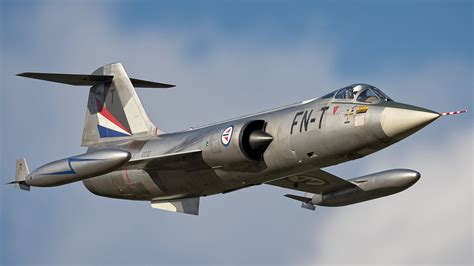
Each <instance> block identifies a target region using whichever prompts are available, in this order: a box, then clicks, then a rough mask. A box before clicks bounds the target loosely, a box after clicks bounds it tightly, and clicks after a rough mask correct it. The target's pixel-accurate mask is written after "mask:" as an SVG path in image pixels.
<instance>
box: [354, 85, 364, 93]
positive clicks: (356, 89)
mask: <svg viewBox="0 0 474 266" xmlns="http://www.w3.org/2000/svg"><path fill="white" fill-rule="evenodd" d="M361 90H362V85H360V84H359V85H356V86H354V88H352V93H353V94H354V95H356V94H357V93H359V91H361Z"/></svg>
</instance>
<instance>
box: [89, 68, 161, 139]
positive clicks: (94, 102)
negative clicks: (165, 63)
mask: <svg viewBox="0 0 474 266" xmlns="http://www.w3.org/2000/svg"><path fill="white" fill-rule="evenodd" d="M92 75H101V76H113V77H112V78H111V79H109V80H104V81H101V82H98V83H96V84H95V85H94V86H92V87H91V88H90V91H89V100H88V103H87V110H86V118H85V122H84V131H83V134H82V143H81V145H82V146H92V145H97V144H99V143H103V142H108V141H113V140H119V139H122V138H129V137H131V136H133V137H137V136H147V135H156V134H158V133H159V132H158V129H157V128H156V127H155V125H154V124H153V123H152V122H151V120H150V119H149V118H148V115H147V114H146V112H145V109H144V108H143V106H142V104H141V102H140V99H139V98H138V95H137V93H136V91H135V88H134V87H133V85H132V82H131V81H130V78H129V77H128V75H127V73H126V72H125V69H124V68H123V66H122V64H121V63H113V64H109V65H105V66H103V67H100V68H98V69H97V70H96V71H94V72H93V73H92Z"/></svg>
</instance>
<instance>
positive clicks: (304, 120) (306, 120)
mask: <svg viewBox="0 0 474 266" xmlns="http://www.w3.org/2000/svg"><path fill="white" fill-rule="evenodd" d="M312 113H313V109H311V111H309V114H308V111H304V115H303V120H302V121H301V124H300V132H302V131H303V125H304V131H308V123H309V120H310V118H311V114H312Z"/></svg>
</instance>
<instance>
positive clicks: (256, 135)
mask: <svg viewBox="0 0 474 266" xmlns="http://www.w3.org/2000/svg"><path fill="white" fill-rule="evenodd" d="M272 141H273V137H272V136H271V135H270V134H268V133H266V132H265V131H262V130H255V131H254V132H252V133H251V134H250V137H249V144H250V148H252V150H254V151H259V152H262V153H263V152H264V151H265V150H266V149H267V147H268V145H270V143H271V142H272Z"/></svg>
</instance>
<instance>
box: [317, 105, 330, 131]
mask: <svg viewBox="0 0 474 266" xmlns="http://www.w3.org/2000/svg"><path fill="white" fill-rule="evenodd" d="M328 109H329V106H325V107H323V108H321V111H323V113H322V114H321V118H320V119H319V129H321V123H322V122H323V116H324V113H325V112H326V111H327V110H328Z"/></svg>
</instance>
